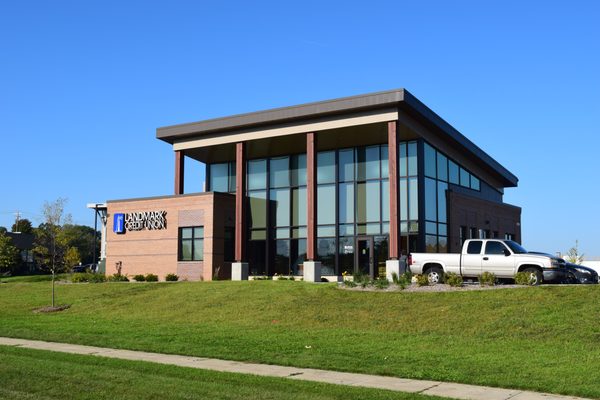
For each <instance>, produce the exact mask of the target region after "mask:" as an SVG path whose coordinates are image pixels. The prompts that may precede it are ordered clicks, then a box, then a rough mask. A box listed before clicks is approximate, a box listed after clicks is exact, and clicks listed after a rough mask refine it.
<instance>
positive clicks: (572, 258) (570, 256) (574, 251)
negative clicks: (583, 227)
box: [565, 240, 585, 264]
mask: <svg viewBox="0 0 600 400" xmlns="http://www.w3.org/2000/svg"><path fill="white" fill-rule="evenodd" d="M584 255H585V254H579V241H578V240H575V247H571V248H570V249H569V251H568V252H567V254H566V256H565V260H567V261H568V262H570V263H573V264H581V263H582V262H583V256H584Z"/></svg>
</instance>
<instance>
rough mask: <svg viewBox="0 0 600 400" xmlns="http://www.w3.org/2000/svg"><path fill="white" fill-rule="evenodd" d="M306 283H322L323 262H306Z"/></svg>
mask: <svg viewBox="0 0 600 400" xmlns="http://www.w3.org/2000/svg"><path fill="white" fill-rule="evenodd" d="M304 281H305V282H321V261H304Z"/></svg>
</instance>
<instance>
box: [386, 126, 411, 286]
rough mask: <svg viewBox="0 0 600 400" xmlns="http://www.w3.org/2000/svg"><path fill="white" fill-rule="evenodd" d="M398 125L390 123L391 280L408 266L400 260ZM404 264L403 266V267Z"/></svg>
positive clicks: (389, 275)
mask: <svg viewBox="0 0 600 400" xmlns="http://www.w3.org/2000/svg"><path fill="white" fill-rule="evenodd" d="M397 128H398V123H397V121H390V122H388V170H389V185H390V238H389V254H388V258H389V259H388V260H387V261H386V262H385V275H386V278H387V279H389V280H392V279H393V275H394V274H395V275H396V276H400V275H401V274H402V273H404V271H405V270H406V265H405V264H404V263H401V261H400V260H399V259H398V256H399V249H400V246H399V244H400V230H399V223H398V221H399V219H398V210H399V208H398V206H399V198H400V196H399V192H398V133H397V131H398V129H397ZM401 264H402V266H401Z"/></svg>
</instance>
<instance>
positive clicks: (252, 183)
mask: <svg viewBox="0 0 600 400" xmlns="http://www.w3.org/2000/svg"><path fill="white" fill-rule="evenodd" d="M266 187H267V160H250V161H248V190H254V189H265V188H266Z"/></svg>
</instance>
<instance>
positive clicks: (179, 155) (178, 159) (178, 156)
mask: <svg viewBox="0 0 600 400" xmlns="http://www.w3.org/2000/svg"><path fill="white" fill-rule="evenodd" d="M184 159H185V157H184V154H183V151H182V150H177V151H175V194H183V170H184Z"/></svg>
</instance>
